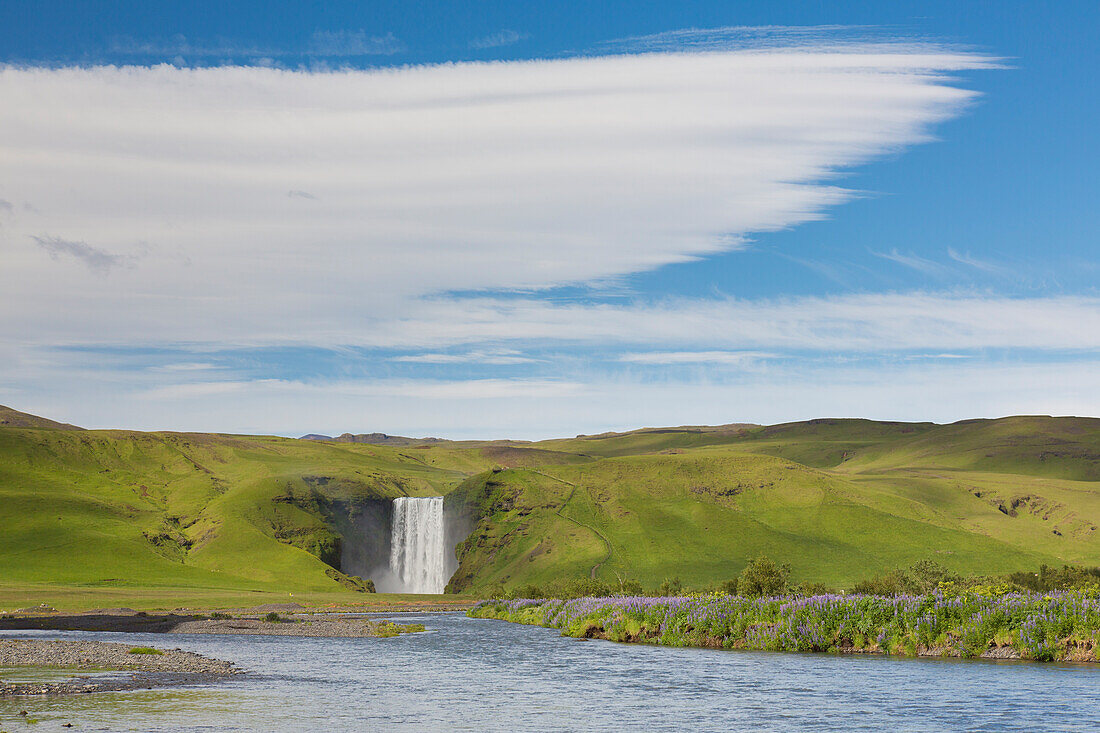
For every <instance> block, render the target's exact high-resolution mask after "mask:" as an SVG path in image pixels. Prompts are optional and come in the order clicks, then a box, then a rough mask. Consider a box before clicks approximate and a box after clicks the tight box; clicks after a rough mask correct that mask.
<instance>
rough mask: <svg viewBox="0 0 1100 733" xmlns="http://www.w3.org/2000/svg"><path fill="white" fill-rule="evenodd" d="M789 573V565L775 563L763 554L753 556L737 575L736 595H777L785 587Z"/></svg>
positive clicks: (753, 596)
mask: <svg viewBox="0 0 1100 733" xmlns="http://www.w3.org/2000/svg"><path fill="white" fill-rule="evenodd" d="M790 574H791V566H790V565H776V564H775V563H774V562H772V561H771V560H770V559H768V558H767V557H766V556H764V555H761V556H759V557H756V558H753V559H752V560H750V561H749V564H748V565H746V566H745V569H744V570H742V571H741V574H740V575H739V576H737V595H739V596H744V597H746V598H760V597H761V596H777V595H779V594H780V593H783V592H784V591H785V590H786V589H787V576H789V575H790Z"/></svg>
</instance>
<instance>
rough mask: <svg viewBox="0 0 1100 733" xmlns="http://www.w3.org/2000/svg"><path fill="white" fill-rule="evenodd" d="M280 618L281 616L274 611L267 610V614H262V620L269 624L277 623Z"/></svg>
mask: <svg viewBox="0 0 1100 733" xmlns="http://www.w3.org/2000/svg"><path fill="white" fill-rule="evenodd" d="M282 620H283V618H282V616H280V615H279V614H277V613H275V612H274V611H269V612H268V614H267V615H266V616H264V621H267V622H268V623H269V624H277V623H279V622H280V621H282Z"/></svg>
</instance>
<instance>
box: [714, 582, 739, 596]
mask: <svg viewBox="0 0 1100 733" xmlns="http://www.w3.org/2000/svg"><path fill="white" fill-rule="evenodd" d="M715 592H716V593H721V594H723V595H727V596H735V595H737V578H733V579H731V580H723V581H722V582H721V583H719V584H718V587H717V588H715Z"/></svg>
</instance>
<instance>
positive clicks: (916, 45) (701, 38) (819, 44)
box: [596, 25, 942, 53]
mask: <svg viewBox="0 0 1100 733" xmlns="http://www.w3.org/2000/svg"><path fill="white" fill-rule="evenodd" d="M881 46H886V47H888V48H890V49H893V50H901V49H902V48H904V49H906V50H908V51H918V50H921V49H924V50H929V49H934V50H939V49H942V46H940V45H937V44H932V43H928V42H925V41H922V40H920V39H917V38H909V39H906V38H902V37H900V36H899V34H898V29H896V28H887V27H881V26H870V25H812V26H788V25H766V26H723V27H719V28H681V29H677V30H669V31H660V32H658V33H649V34H644V35H638V36H629V37H626V38H615V39H611V40H608V41H602V42H600V43H598V44H596V47H597V48H598V49H600V50H602V51H613V52H628V53H655V52H682V51H703V52H716V51H736V50H741V51H743V50H753V49H782V50H815V51H818V52H828V51H834V52H836V51H851V50H853V49H857V50H861V51H864V52H866V51H868V50H872V49H874V48H875V47H881Z"/></svg>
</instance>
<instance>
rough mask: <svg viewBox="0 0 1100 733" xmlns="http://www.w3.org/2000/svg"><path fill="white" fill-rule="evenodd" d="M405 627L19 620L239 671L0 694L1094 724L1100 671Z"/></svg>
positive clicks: (242, 720) (491, 718) (465, 716)
mask: <svg viewBox="0 0 1100 733" xmlns="http://www.w3.org/2000/svg"><path fill="white" fill-rule="evenodd" d="M388 618H392V619H394V620H399V621H403V622H408V623H411V622H420V623H425V624H427V626H428V629H429V630H428V631H427V632H425V633H421V634H409V635H403V636H399V637H396V638H392V639H370V638H365V639H310V638H301V637H285V636H284V637H279V636H268V637H264V636H203V635H183V634H172V635H156V634H107V633H89V632H36V631H28V632H5V634H4V635H5V636H22V637H32V636H33V637H38V638H79V639H100V640H109V641H121V642H125V643H128V644H134V645H142V646H145V645H150V646H164V647H181V648H183V649H188V650H191V651H196V652H200V653H203V654H207V655H209V656H214V657H220V658H222V659H229V660H232V661H234V662H237V663H238V664H239V665H241V666H242V667H244V668H246V669H248V670H250V671H251V673H250V674H248V675H244V676H242V677H240V678H238V679H232V680H229V681H228V682H223V683H218V684H210V685H197V686H193V687H185V688H176V689H161V690H140V691H132V692H119V693H96V694H92V695H83V696H74V697H64V698H63V697H57V698H33V697H23V698H8V699H3V698H0V729H2V730H7V731H18V730H23V729H28V730H30V729H31V728H30V727H29V726H27V725H26V724H25V723H21V722H20V719H19V718H18V717H17V714H18V712H19V711H20V710H26V711H28V713H29V717H31V718H35V719H37V720H38V721H39V723H38V724H37V725H35V726H34V729H35V730H57V729H58V727H59V726H60V725H62V724H64V723H66V722H72V723H73V725H74V726H75V727H74V728H73V730H83V731H88V730H111V731H123V730H125V731H192V730H219V731H220V730H257V731H314V730H316V731H355V730H501V731H510V730H537V731H551V730H591V729H606V730H692V731H694V730H707V731H711V730H713V731H731V730H732V731H742V730H743V731H754V732H761V731H773V730H808V731H851V730H874V731H879V730H891V731H944V730H952V731H956V730H973V731H1003V730H1019V731H1037V730H1043V731H1055V730H1066V731H1095V730H1100V708H1098V706H1097V704H1096V703H1097V698H1098V693H1100V669H1098V668H1096V667H1089V666H1084V665H1077V666H1075V665H1064V664H1037V663H1025V662H992V661H961V660H940V659H891V658H885V657H873V656H834V655H828V654H780V653H767V652H728V651H717V650H708V649H673V648H667V647H656V646H641V645H633V644H614V643H612V642H607V641H582V640H577V639H569V638H562V637H560V636H559V635H558V633H557V632H556V631H553V630H551V629H543V628H538V627H532V626H520V625H517V624H509V623H505V622H503V621H490V620H482V619H467V618H465V617H464V616H463V615H461V614H420V615H414V614H391V615H390V616H388Z"/></svg>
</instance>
